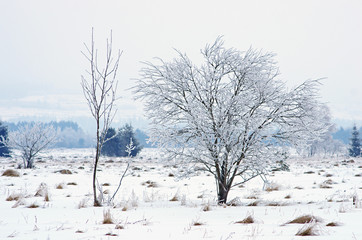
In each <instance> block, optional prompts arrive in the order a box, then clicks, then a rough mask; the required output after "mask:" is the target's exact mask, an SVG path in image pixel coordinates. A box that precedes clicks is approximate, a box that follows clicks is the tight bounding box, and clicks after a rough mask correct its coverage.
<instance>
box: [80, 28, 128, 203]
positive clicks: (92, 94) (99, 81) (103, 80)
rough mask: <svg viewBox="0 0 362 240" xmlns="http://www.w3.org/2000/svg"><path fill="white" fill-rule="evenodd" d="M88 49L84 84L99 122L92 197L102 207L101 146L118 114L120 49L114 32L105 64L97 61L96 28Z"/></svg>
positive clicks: (82, 83)
mask: <svg viewBox="0 0 362 240" xmlns="http://www.w3.org/2000/svg"><path fill="white" fill-rule="evenodd" d="M85 47H86V51H85V52H82V53H83V55H84V56H85V58H86V59H87V60H88V62H89V70H88V71H87V74H88V75H87V76H83V75H82V81H81V85H82V88H83V93H84V96H85V98H86V100H87V103H88V106H89V109H90V111H91V113H92V116H93V118H94V120H95V122H96V144H97V146H96V153H95V156H94V165H93V180H92V185H93V198H94V206H100V205H101V202H100V201H99V200H98V199H97V192H96V191H97V189H96V178H97V166H98V161H99V158H100V155H101V149H102V146H103V144H104V142H105V136H106V134H107V131H108V129H109V127H110V125H111V123H112V120H113V118H114V116H115V114H116V110H115V109H114V107H115V102H116V100H117V98H116V91H117V85H118V79H117V78H116V77H117V70H118V64H119V59H120V57H121V52H120V51H118V52H117V53H116V54H115V55H114V53H113V49H112V33H111V37H110V39H107V50H106V57H105V62H104V65H101V64H100V63H99V61H98V51H97V49H95V43H94V37H93V29H92V41H91V45H90V46H89V47H88V46H87V45H86V44H85Z"/></svg>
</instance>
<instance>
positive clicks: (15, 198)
mask: <svg viewBox="0 0 362 240" xmlns="http://www.w3.org/2000/svg"><path fill="white" fill-rule="evenodd" d="M22 197H23V195H22V194H20V193H12V194H10V195H9V196H8V197H7V198H6V199H5V200H6V201H18V200H19V199H21V198H22Z"/></svg>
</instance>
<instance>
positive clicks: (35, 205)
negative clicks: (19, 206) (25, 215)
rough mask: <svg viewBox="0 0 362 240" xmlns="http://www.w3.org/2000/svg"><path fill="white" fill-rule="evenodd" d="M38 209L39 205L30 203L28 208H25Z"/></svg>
mask: <svg viewBox="0 0 362 240" xmlns="http://www.w3.org/2000/svg"><path fill="white" fill-rule="evenodd" d="M38 207H39V205H38V204H36V203H32V204H30V205H29V206H27V208H38Z"/></svg>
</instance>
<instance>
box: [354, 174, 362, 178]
mask: <svg viewBox="0 0 362 240" xmlns="http://www.w3.org/2000/svg"><path fill="white" fill-rule="evenodd" d="M354 176H355V177H362V173H358V174H356V175H354Z"/></svg>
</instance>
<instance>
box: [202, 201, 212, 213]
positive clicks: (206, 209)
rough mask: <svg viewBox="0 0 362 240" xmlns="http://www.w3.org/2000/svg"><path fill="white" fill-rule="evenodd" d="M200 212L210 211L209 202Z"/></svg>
mask: <svg viewBox="0 0 362 240" xmlns="http://www.w3.org/2000/svg"><path fill="white" fill-rule="evenodd" d="M202 211H204V212H208V211H211V205H210V203H209V202H208V203H207V204H206V205H205V206H203V207H202Z"/></svg>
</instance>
